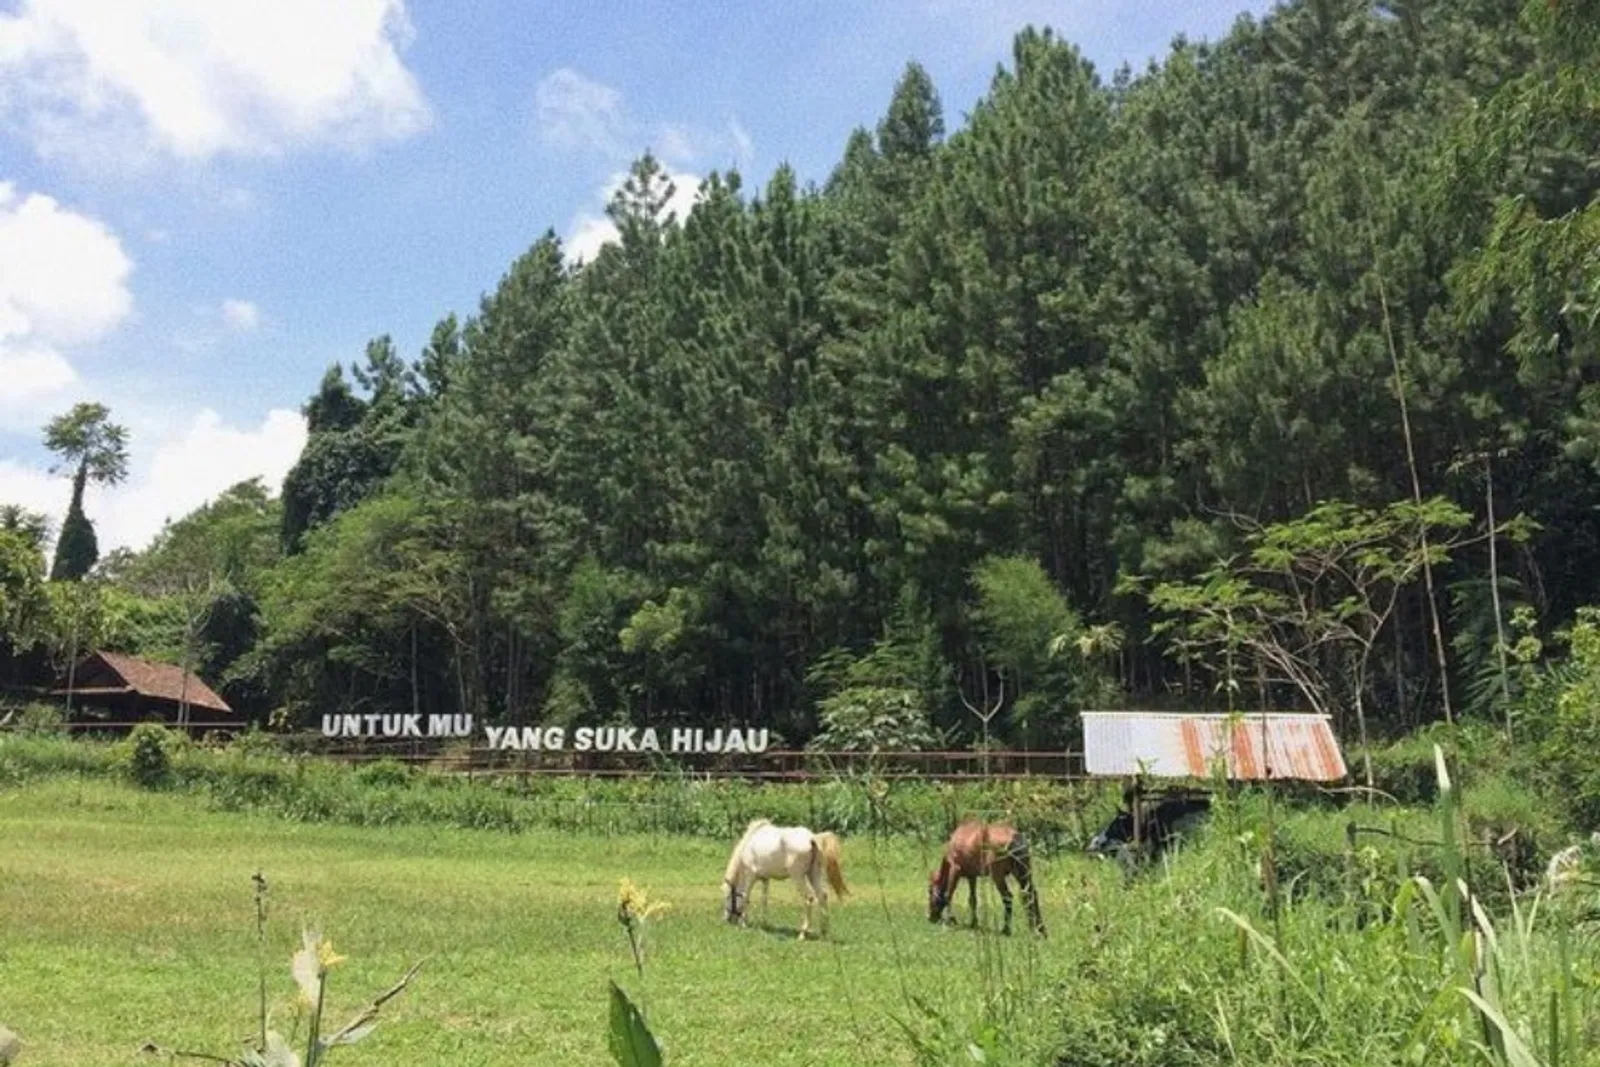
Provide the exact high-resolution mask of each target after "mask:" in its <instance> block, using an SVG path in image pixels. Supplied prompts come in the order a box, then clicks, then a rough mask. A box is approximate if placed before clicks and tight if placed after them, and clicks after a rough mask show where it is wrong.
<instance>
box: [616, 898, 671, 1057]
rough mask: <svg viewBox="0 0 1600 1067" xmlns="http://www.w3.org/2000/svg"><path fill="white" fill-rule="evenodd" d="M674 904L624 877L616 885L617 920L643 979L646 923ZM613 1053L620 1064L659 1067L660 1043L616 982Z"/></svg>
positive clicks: (634, 963) (641, 1014)
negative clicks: (624, 933)
mask: <svg viewBox="0 0 1600 1067" xmlns="http://www.w3.org/2000/svg"><path fill="white" fill-rule="evenodd" d="M671 906H672V905H670V904H668V903H667V902H665V901H662V900H651V899H650V895H649V894H648V893H647V892H646V891H645V890H643V889H641V888H639V887H638V886H636V885H634V884H633V879H631V878H624V879H623V880H622V883H621V885H620V886H618V888H617V922H619V923H621V924H622V928H623V930H625V931H626V932H627V934H628V948H629V950H630V951H631V952H632V953H633V966H634V969H635V970H637V971H638V972H639V978H640V980H643V978H644V931H645V926H646V924H648V923H649V922H650V921H651V920H652V919H654V918H655V917H656V916H657V915H659V914H661V913H662V912H664V911H666V910H667V909H668V908H670V907H671ZM609 1043H610V1048H611V1056H612V1058H613V1059H615V1060H616V1061H617V1063H618V1065H619V1067H660V1064H661V1062H662V1059H661V1046H660V1045H658V1044H657V1043H656V1039H655V1035H654V1034H652V1033H651V1032H650V1027H649V1025H648V1024H647V1023H646V1022H645V1018H644V1013H643V1012H642V1011H640V1010H639V1008H638V1007H637V1006H636V1005H635V1004H634V1003H633V1001H632V1000H631V999H629V997H628V994H627V993H625V992H623V990H622V987H620V986H618V985H617V983H616V982H612V983H611V1035H610V1042H609Z"/></svg>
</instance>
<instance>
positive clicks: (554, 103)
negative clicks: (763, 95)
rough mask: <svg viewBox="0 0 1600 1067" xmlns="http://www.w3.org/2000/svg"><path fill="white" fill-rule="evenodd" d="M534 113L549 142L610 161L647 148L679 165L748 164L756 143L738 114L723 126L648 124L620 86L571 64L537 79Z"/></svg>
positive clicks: (640, 152) (564, 148)
mask: <svg viewBox="0 0 1600 1067" xmlns="http://www.w3.org/2000/svg"><path fill="white" fill-rule="evenodd" d="M534 119H535V122H536V124H537V126H538V129H539V136H540V137H541V138H542V139H543V140H544V142H545V144H547V145H549V146H551V147H552V148H558V149H563V150H567V151H577V152H592V153H594V154H595V155H598V156H601V157H603V158H605V159H607V160H609V161H610V162H612V163H613V164H616V163H622V162H625V161H627V160H629V159H631V158H633V157H634V156H637V155H642V154H643V153H644V152H645V151H646V150H647V149H648V150H650V151H651V152H653V153H654V154H655V155H656V157H657V158H658V159H661V160H663V161H664V162H666V163H668V164H672V165H675V166H678V167H687V166H689V165H690V164H692V163H697V162H700V161H701V160H707V159H709V160H711V161H712V163H713V165H715V166H728V165H730V164H731V165H736V166H747V165H748V164H749V162H750V155H751V150H752V148H753V147H754V146H753V143H752V141H751V139H750V134H749V132H748V131H747V130H745V128H744V127H743V126H741V125H740V124H739V120H738V119H737V118H730V119H729V120H728V122H727V124H726V128H725V129H722V130H716V129H706V128H704V127H700V126H695V125H692V124H689V123H683V122H663V123H658V124H656V125H655V126H653V127H649V126H647V125H646V124H644V123H641V122H639V121H638V120H637V119H635V118H634V117H633V115H632V114H630V113H629V111H628V108H627V106H626V104H625V102H624V100H623V96H622V92H621V90H619V89H615V88H613V87H611V86H609V85H603V84H601V83H600V82H597V81H595V80H593V79H592V78H587V77H585V76H584V75H582V74H580V73H578V72H577V71H575V70H573V69H572V68H571V67H562V68H561V69H559V70H557V71H554V72H553V73H551V74H548V75H546V76H545V77H544V78H543V79H542V80H540V82H539V85H538V87H537V88H536V89H535V90H534Z"/></svg>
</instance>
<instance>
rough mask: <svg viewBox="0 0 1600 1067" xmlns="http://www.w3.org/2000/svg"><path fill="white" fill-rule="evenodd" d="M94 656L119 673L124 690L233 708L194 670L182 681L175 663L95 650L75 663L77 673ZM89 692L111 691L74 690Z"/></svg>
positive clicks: (213, 708) (98, 688)
mask: <svg viewBox="0 0 1600 1067" xmlns="http://www.w3.org/2000/svg"><path fill="white" fill-rule="evenodd" d="M95 659H99V660H100V661H101V662H103V663H104V664H105V665H106V666H107V667H109V668H110V669H111V670H112V671H114V672H115V673H116V674H117V675H119V676H120V677H121V678H122V680H123V681H124V682H126V683H127V687H126V688H127V691H131V692H134V693H138V694H139V695H140V696H145V697H154V698H155V699H157V700H170V701H172V702H173V703H178V702H180V701H182V700H185V699H186V700H188V702H189V704H190V706H191V707H196V708H206V709H208V710H211V711H226V712H231V711H233V709H232V708H230V707H229V706H228V702H227V701H225V700H223V699H222V698H221V697H220V696H218V695H217V694H216V692H215V691H213V690H212V688H211V687H210V686H208V685H206V683H205V682H204V681H202V680H201V678H200V676H199V675H198V674H196V673H194V672H193V671H190V672H189V679H188V682H187V684H185V682H184V677H183V668H182V667H179V666H177V665H175V664H172V663H152V662H151V661H149V660H144V659H138V658H137V657H134V656H126V655H123V654H122V653H121V652H96V653H94V654H93V655H91V656H89V658H88V659H87V660H85V661H84V662H83V663H80V664H79V665H78V673H79V675H80V676H81V675H82V674H83V673H84V668H85V664H87V663H91V662H93V661H94V660H95ZM91 691H99V692H107V691H110V690H108V689H107V687H104V686H94V687H84V688H81V689H80V688H74V692H76V693H79V694H84V693H88V692H91Z"/></svg>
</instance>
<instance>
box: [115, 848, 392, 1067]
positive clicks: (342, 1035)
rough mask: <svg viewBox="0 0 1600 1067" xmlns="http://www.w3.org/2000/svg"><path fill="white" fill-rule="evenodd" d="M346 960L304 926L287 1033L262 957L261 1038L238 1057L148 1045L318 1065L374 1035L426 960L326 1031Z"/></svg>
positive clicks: (262, 919)
mask: <svg viewBox="0 0 1600 1067" xmlns="http://www.w3.org/2000/svg"><path fill="white" fill-rule="evenodd" d="M253 881H254V882H255V887H256V891H255V901H256V933H257V937H258V941H259V942H261V943H262V944H264V943H265V938H266V919H267V912H266V898H267V883H266V879H264V878H262V877H261V875H259V874H257V875H255V877H254V879H253ZM344 960H345V957H344V956H341V955H339V954H338V953H336V952H334V950H333V944H332V942H330V941H328V940H326V939H325V938H323V936H322V935H321V933H320V932H318V931H316V930H306V931H303V932H302V934H301V945H300V948H299V949H298V950H296V951H295V953H294V955H293V956H292V957H291V958H290V961H289V971H290V974H291V975H292V976H293V977H294V982H295V986H296V987H297V996H296V999H295V1011H294V1025H293V1027H292V1028H291V1030H290V1032H289V1035H288V1037H285V1036H284V1035H283V1034H282V1033H280V1032H279V1031H277V1030H274V1029H272V1028H271V1025H270V1018H269V1013H268V1008H267V983H266V966H265V959H264V958H263V959H262V960H261V983H260V992H259V1015H258V1025H259V1031H258V1037H257V1043H256V1044H255V1045H254V1046H253V1047H249V1048H246V1049H245V1051H244V1052H243V1053H241V1054H240V1055H239V1056H238V1057H237V1058H228V1057H224V1056H216V1055H212V1054H210V1053H206V1052H187V1051H181V1050H175V1049H168V1048H163V1047H161V1046H159V1045H155V1044H146V1045H145V1046H144V1049H143V1051H145V1052H147V1053H154V1054H158V1055H166V1056H171V1057H174V1058H178V1059H193V1060H207V1061H210V1062H212V1063H221V1064H224V1065H225V1067H318V1065H320V1064H321V1063H323V1061H324V1060H325V1059H326V1058H327V1055H328V1053H329V1052H330V1051H331V1050H333V1049H335V1048H339V1047H341V1046H345V1045H354V1044H356V1043H357V1042H359V1041H361V1040H363V1039H365V1038H366V1037H367V1036H368V1035H370V1034H371V1033H372V1031H373V1030H374V1029H375V1028H376V1026H377V1019H378V1013H379V1011H380V1009H382V1007H383V1006H384V1005H385V1004H387V1003H388V1002H389V1001H391V1000H393V999H394V998H395V997H397V996H399V995H400V994H401V993H402V992H403V991H404V990H405V988H406V987H407V986H408V985H410V983H411V979H412V978H413V977H414V976H415V975H416V973H417V971H418V970H419V969H420V968H421V967H422V961H420V960H419V961H418V962H416V963H415V964H413V965H412V966H411V969H410V970H408V971H407V972H406V973H405V975H404V976H403V977H402V978H401V979H400V980H399V981H398V982H396V983H395V984H394V985H393V986H391V987H390V988H389V989H387V990H385V991H384V992H382V993H380V994H378V995H377V996H376V997H374V998H373V999H372V1000H371V1001H370V1002H369V1003H368V1004H367V1006H366V1007H364V1008H362V1009H361V1010H360V1011H359V1012H357V1013H356V1014H355V1015H354V1016H352V1017H351V1019H350V1021H349V1022H347V1023H345V1024H344V1025H343V1026H341V1027H339V1028H338V1029H337V1030H335V1031H333V1032H332V1033H328V1034H325V1033H324V1027H323V1015H324V1013H325V1011H326V1009H327V1003H328V1000H327V985H328V981H327V980H328V975H329V973H330V972H331V971H332V970H333V969H334V968H335V967H337V966H338V965H339V964H340V963H343V962H344ZM302 1023H304V1024H305V1038H304V1042H303V1043H301V1041H300V1040H299V1037H300V1032H301V1031H300V1027H301V1024H302Z"/></svg>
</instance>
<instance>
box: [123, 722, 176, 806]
mask: <svg viewBox="0 0 1600 1067" xmlns="http://www.w3.org/2000/svg"><path fill="white" fill-rule="evenodd" d="M178 744H179V739H178V737H177V735H175V734H173V733H172V731H170V730H168V729H167V728H166V727H165V726H162V725H160V724H159V723H153V722H142V723H140V724H139V725H138V726H135V727H134V728H133V732H132V733H131V734H129V735H128V741H127V746H128V747H127V757H126V758H127V771H128V777H130V778H132V779H133V780H134V782H136V783H137V784H139V785H140V786H143V787H144V788H145V789H162V788H165V787H166V786H167V785H169V784H171V782H172V759H173V755H174V752H175V750H176V749H177V747H178Z"/></svg>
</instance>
